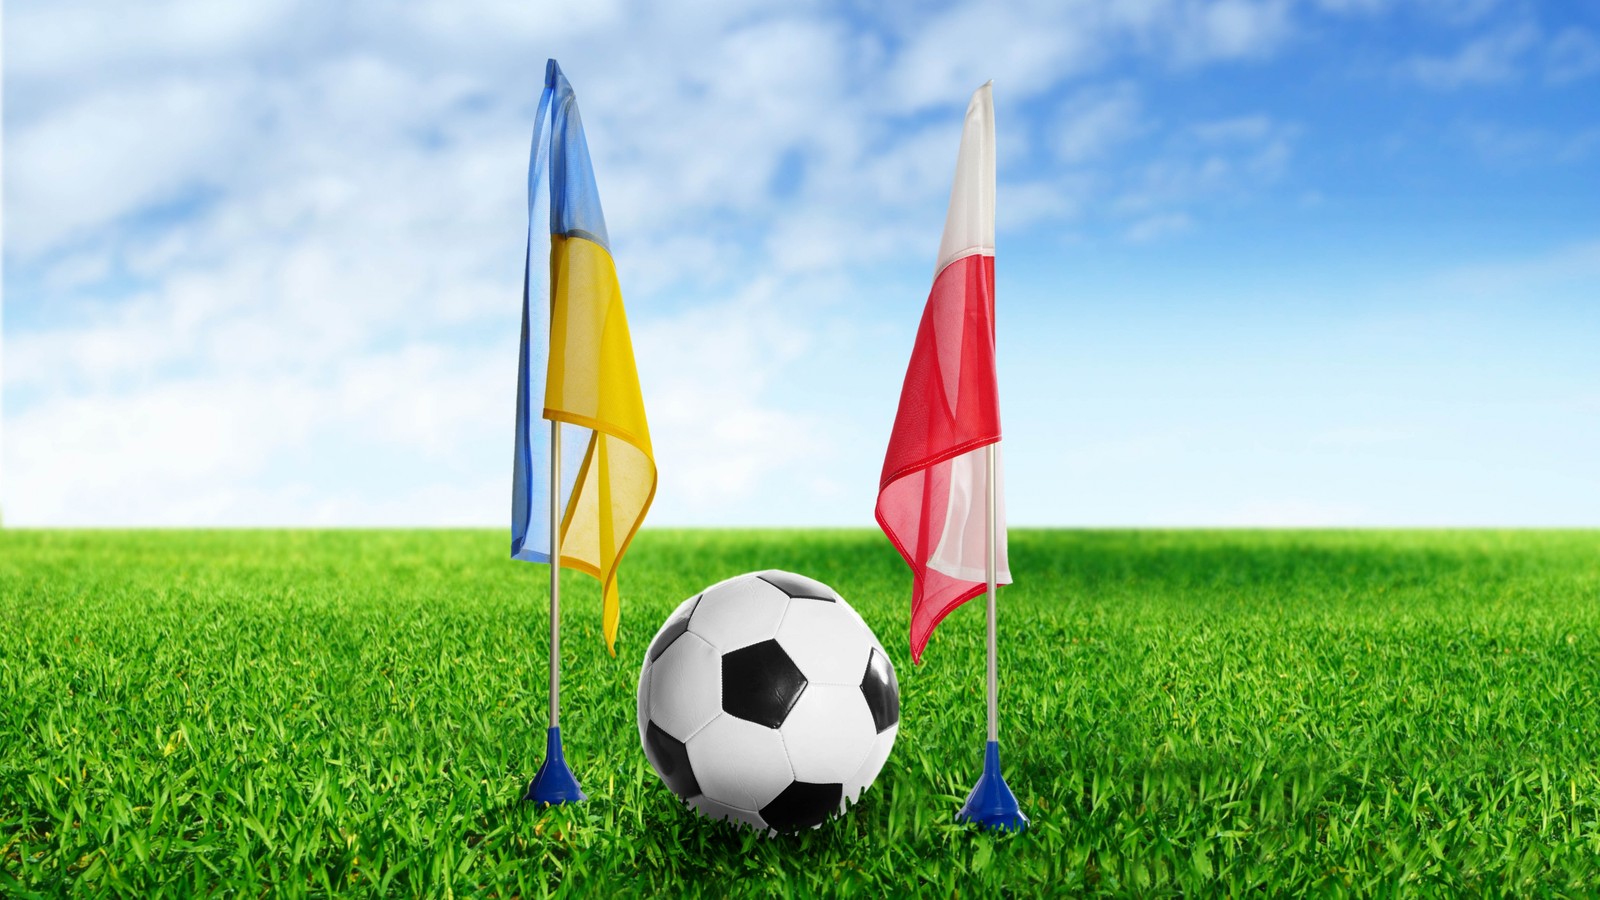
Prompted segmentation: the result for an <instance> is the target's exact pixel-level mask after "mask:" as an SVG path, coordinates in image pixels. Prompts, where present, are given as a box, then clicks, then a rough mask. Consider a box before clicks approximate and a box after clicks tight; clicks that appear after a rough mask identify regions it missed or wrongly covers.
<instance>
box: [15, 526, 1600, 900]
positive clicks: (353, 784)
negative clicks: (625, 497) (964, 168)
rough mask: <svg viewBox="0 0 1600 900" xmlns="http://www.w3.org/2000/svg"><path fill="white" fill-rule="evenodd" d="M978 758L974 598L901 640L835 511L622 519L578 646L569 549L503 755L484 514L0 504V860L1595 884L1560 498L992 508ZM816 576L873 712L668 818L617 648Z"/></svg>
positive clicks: (633, 664)
mask: <svg viewBox="0 0 1600 900" xmlns="http://www.w3.org/2000/svg"><path fill="white" fill-rule="evenodd" d="M1011 546H1012V568H1013V570H1014V571H1015V572H1016V573H1017V574H1018V578H1019V584H1018V585H1017V586H1016V587H1015V588H1012V589H1008V590H1006V591H1005V592H1004V593H1003V594H1002V598H1001V619H1000V622H1001V678H1002V682H1001V701H1002V720H1001V728H1002V745H1003V747H1004V752H1005V760H1006V774H1007V777H1008V780H1009V781H1010V783H1011V785H1012V787H1013V788H1014V789H1015V790H1016V792H1017V795H1018V797H1019V799H1020V800H1021V802H1022V805H1023V808H1024V810H1025V811H1026V812H1027V813H1028V814H1029V815H1030V816H1031V817H1032V818H1033V822H1034V825H1033V828H1032V829H1031V830H1029V831H1028V832H1026V833H1025V834H1022V835H1016V836H1007V835H998V836H997V835H989V834H981V833H974V832H972V831H969V830H968V829H966V828H963V827H960V826H957V825H956V824H954V813H955V810H956V808H957V806H958V805H959V804H960V802H961V800H962V798H963V797H964V795H965V793H966V791H967V789H968V788H969V787H970V785H971V782H972V781H973V779H974V778H975V777H976V775H977V773H978V770H979V764H980V757H981V752H982V749H983V731H982V729H983V692H982V689H983V616H982V611H981V606H980V605H979V604H971V605H969V606H968V607H966V608H963V609H961V610H959V611H958V612H957V613H956V614H954V615H952V616H951V617H950V618H949V619H948V620H946V622H945V624H944V625H943V626H941V628H940V630H939V631H938V633H937V634H936V636H935V639H934V643H933V644H932V645H930V647H929V650H928V654H927V661H926V663H925V664H924V665H923V666H922V667H920V668H916V669H913V667H912V666H911V663H910V660H909V656H908V654H907V651H906V645H905V631H906V623H907V609H906V601H907V596H908V593H909V575H908V573H907V571H906V570H905V568H904V566H903V565H902V564H901V563H900V561H899V559H898V557H897V556H896V555H895V554H894V553H893V551H892V550H891V549H889V547H888V544H887V542H886V541H884V540H883V538H882V537H881V535H878V534H876V533H875V532H866V531H793V532H776V531H773V532H707V531H659V530H658V531H646V532H645V533H644V534H643V535H642V536H641V537H640V538H639V540H638V542H637V546H636V549H635V552H634V553H633V554H632V555H631V556H630V558H629V561H628V563H627V565H626V567H625V569H624V578H625V582H624V590H625V593H624V600H623V625H622V636H621V639H620V641H619V653H618V657H617V658H616V659H612V658H610V657H608V656H607V655H606V654H605V651H604V648H603V644H602V642H601V640H600V637H599V616H598V612H597V606H598V597H597V591H596V590H595V589H594V587H593V583H592V582H591V581H589V580H588V579H586V578H583V577H581V576H572V577H571V578H570V579H569V581H568V582H567V583H568V584H570V585H571V588H570V590H569V592H568V593H567V596H568V597H569V600H568V603H567V609H568V615H567V616H566V617H565V619H564V632H563V633H564V636H565V638H566V639H565V640H564V641H563V644H562V646H563V651H564V657H565V658H564V696H563V700H564V703H563V709H564V711H565V713H564V720H563V725H564V728H563V731H564V733H565V736H566V743H567V753H568V757H569V759H570V760H571V761H572V763H573V767H574V769H575V770H576V772H577V774H578V777H579V779H580V780H581V781H582V783H583V785H584V787H585V789H586V790H587V791H588V792H589V793H590V795H591V796H592V800H591V801H590V802H588V803H585V804H583V805H581V806H578V807H567V808H560V809H554V810H546V811H535V810H533V809H530V808H528V807H526V806H524V805H522V804H519V803H518V802H517V799H518V798H519V797H520V796H521V793H522V790H523V788H524V786H525V784H526V782H527V780H528V779H529V777H530V776H531V775H532V773H533V770H534V768H535V767H537V765H538V763H539V761H540V758H541V756H542V753H543V737H544V734H543V730H544V724H545V723H544V703H545V673H546V669H545V666H546V661H545V647H546V644H545V633H546V624H547V623H546V618H547V616H546V612H545V610H546V606H545V603H546V601H545V595H544V587H543V585H544V583H545V574H544V573H545V570H544V569H543V567H539V566H532V565H525V564H514V563H511V562H510V561H508V560H507V559H506V554H505V537H504V535H503V534H501V533H499V532H484V531H472V532H461V531H393V532H343V531H340V532H303V531H287V532H87V531H77V532H74V531H55V532H29V531H22V532H18V531H10V532H0V894H7V895H15V896H30V895H35V894H37V895H50V896H53V895H57V894H61V893H67V892H73V893H79V894H86V895H95V894H101V893H106V894H126V895H138V896H154V895H167V896H179V895H187V894H191V893H211V892H217V893H222V892H227V893H230V894H233V895H235V896H245V897H255V896H260V895H262V894H263V893H264V892H267V891H268V890H269V889H271V890H272V892H274V893H280V894H288V895H293V894H297V893H302V892H304V893H310V894H329V893H339V894H350V895H362V894H371V895H378V894H384V895H396V896H413V895H415V896H440V895H450V894H454V895H457V896H467V895H492V896H501V897H509V896H539V895H543V894H546V893H554V892H562V891H566V892H571V893H573V894H580V893H581V894H588V893H595V892H599V891H601V890H605V891H607V892H609V893H614V894H618V895H622V896H628V895H641V894H653V893H672V892H677V891H684V890H691V889H693V890H698V891H699V892H703V893H706V894H712V895H736V896H745V895H750V896H758V895H769V894H777V895H786V896H808V895H815V894H830V895H831V894H843V895H860V896H873V897H876V896H901V895H905V894H908V893H913V892H915V893H919V894H924V895H933V896H950V895H957V894H959V895H962V896H988V895H994V894H996V893H1010V894H1016V895H1038V894H1076V893H1083V892H1109V893H1138V894H1154V895H1159V894H1174V893H1189V894H1211V893H1221V892H1228V893H1243V892H1245V891H1249V890H1256V889H1265V890H1266V892H1267V893H1268V894H1270V895H1281V894H1290V893H1305V892H1316V893H1330V892H1351V893H1359V894H1384V895H1389V894H1395V893H1400V894H1405V893H1411V892H1419V893H1456V892H1471V893H1486V892H1487V893H1513V894H1519V895H1521V894H1575V895H1583V894H1591V895H1592V894H1597V893H1600V533H1597V532H1576V531H1568V532H1473V531H1468V532H1248V531H1225V532H1082V531H1059V532H1050V531H1017V532H1014V533H1013V535H1012V545H1011ZM769 567H775V568H787V569H792V570H796V571H801V572H805V573H807V574H810V575H813V576H814V577H817V578H820V579H822V580H824V581H827V582H829V583H830V584H832V585H834V586H835V587H836V588H838V589H839V591H840V592H841V593H843V594H844V596H845V597H846V598H848V599H849V600H850V601H851V602H852V603H853V604H854V605H855V606H856V608H857V609H858V610H860V611H861V613H862V614H863V615H864V616H865V618H866V619H867V621H868V622H869V623H870V624H871V625H872V626H873V627H874V628H875V629H876V630H877V632H878V635H879V637H880V638H881V639H882V640H883V642H884V644H885V645H886V646H887V647H888V649H889V652H890V655H891V657H892V658H893V661H894V664H895V666H896V668H897V670H898V674H899V681H900V687H901V692H902V704H903V708H902V724H901V731H900V737H899V742H898V744H897V745H896V747H895V752H894V755H893V756H891V757H890V759H889V762H888V764H887V765H886V766H885V768H884V771H883V773H882V775H880V776H879V779H878V782H877V784H876V785H875V786H874V787H873V788H872V789H871V790H870V791H869V792H868V793H867V795H866V796H865V798H864V800H863V803H862V804H861V805H860V806H858V807H857V808H855V809H854V810H853V811H852V812H851V813H850V814H849V815H848V816H847V817H846V818H844V819H842V820H839V821H836V822H833V823H830V824H829V825H828V826H826V827H824V828H823V829H821V830H818V831H815V832H808V833H806V834H803V835H800V836H798V837H795V838H780V839H773V840H768V839H765V838H761V837H757V836H754V835H751V834H748V833H744V832H738V831H735V830H733V829H732V828H730V827H729V826H726V825H723V824H721V823H713V822H706V821H701V820H698V819H696V818H695V817H694V816H693V815H691V814H690V813H688V812H686V811H684V810H683V809H681V808H680V807H678V806H677V805H676V802H675V801H674V799H673V798H672V796H671V795H670V793H669V792H668V791H667V790H666V788H665V787H663V786H662V785H661V784H660V783H659V782H658V781H657V780H656V778H655V776H654V775H653V773H652V772H651V771H650V769H649V767H648V764H647V763H646V761H645V758H644V755H643V753H642V752H641V750H640V749H639V742H638V734H637V731H636V730H635V727H634V722H633V715H634V702H633V690H634V684H635V681H636V679H637V674H638V666H639V661H640V657H641V655H642V653H643V650H644V647H645V645H646V643H647V642H648V641H649V639H650V637H651V636H652V635H653V633H654V632H655V629H656V627H657V626H658V625H659V624H660V622H661V621H662V620H663V618H664V617H665V616H666V614H667V613H668V612H669V611H670V610H671V609H672V608H673V607H674V606H675V605H676V604H677V603H678V601H680V600H681V599H683V598H684V597H686V596H688V595H690V594H692V593H694V592H695V591H696V590H697V589H699V588H700V587H702V586H704V585H706V584H709V583H711V582H714V581H717V580H719V579H721V578H723V577H725V576H728V575H732V574H735V573H738V572H742V571H747V570H751V569H760V568H769Z"/></svg>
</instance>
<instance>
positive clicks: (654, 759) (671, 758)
mask: <svg viewBox="0 0 1600 900" xmlns="http://www.w3.org/2000/svg"><path fill="white" fill-rule="evenodd" d="M644 755H645V756H648V757H649V758H650V764H651V765H653V766H655V767H656V771H657V772H660V773H661V778H662V780H663V781H665V782H666V783H667V787H669V788H672V792H673V793H674V794H677V795H678V796H679V797H682V798H683V799H685V800H688V799H689V798H691V797H693V796H695V795H696V794H699V793H700V782H699V781H698V780H696V779H695V777H694V769H692V768H690V766H689V748H688V747H685V746H684V744H683V741H680V740H678V739H677V738H675V737H673V736H672V735H670V734H667V733H666V732H665V731H662V730H661V728H660V727H659V726H658V725H656V723H654V722H651V723H650V725H649V727H647V728H646V729H645V733H644Z"/></svg>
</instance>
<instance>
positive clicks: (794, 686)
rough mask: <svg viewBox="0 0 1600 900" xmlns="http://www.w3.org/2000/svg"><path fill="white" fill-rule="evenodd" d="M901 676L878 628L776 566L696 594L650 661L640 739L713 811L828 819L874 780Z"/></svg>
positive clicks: (789, 822)
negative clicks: (896, 673)
mask: <svg viewBox="0 0 1600 900" xmlns="http://www.w3.org/2000/svg"><path fill="white" fill-rule="evenodd" d="M899 727H900V687H899V685H898V684H897V683H896V682H895V678H894V667H893V666H892V665H890V664H889V657H888V655H887V654H885V653H884V652H883V645H882V644H879V643H878V639H877V638H876V637H875V636H873V634H872V629H870V628H868V627H867V623H866V622H864V621H862V619H861V616H859V615H857V614H856V611H855V610H853V609H851V608H850V605H849V604H848V603H845V602H844V598H842V597H840V596H839V595H838V594H837V593H835V592H834V590H833V589H832V588H830V587H828V586H827V585H825V584H822V583H821V582H818V581H813V580H812V579H810V578H806V577H804V576H802V575H795V574H793V573H790V572H781V571H778V570H775V569H774V570H769V571H766V572H752V573H750V574H748V575H740V576H738V577H737V578H730V579H728V580H727V581H724V582H721V583H719V584H716V585H713V586H711V587H709V588H707V589H706V590H705V591H704V592H703V593H701V594H699V595H698V596H695V597H691V598H689V599H688V600H685V601H684V602H683V603H682V604H681V605H680V606H679V607H678V609H677V610H676V611H675V612H674V613H673V614H672V616H671V617H670V618H668V619H667V623H666V624H665V625H663V626H661V630H660V631H658V632H656V636H655V640H653V641H651V642H650V649H649V650H648V651H647V652H646V653H645V659H644V668H643V670H642V671H641V672H640V673H639V739H640V741H641V742H643V744H644V752H645V756H646V757H648V758H649V760H650V765H651V766H652V767H653V768H654V769H655V770H656V774H657V775H660V776H661V780H662V781H664V782H666V785H667V787H668V788H671V789H672V792H673V793H674V794H677V795H678V797H679V798H681V799H683V800H684V801H686V802H687V803H688V804H689V805H690V806H692V807H694V809H695V810H696V811H697V812H699V813H700V814H701V815H703V816H707V817H710V818H713V819H724V820H728V821H731V822H737V823H743V824H745V825H749V826H751V827H753V828H756V829H760V830H766V831H772V830H776V831H797V830H799V829H801V828H807V827H810V828H815V827H817V826H820V825H821V824H822V823H823V822H824V821H826V820H827V819H828V818H829V817H830V816H832V815H834V814H835V813H838V812H843V811H844V809H845V804H846V803H847V802H849V803H854V802H855V801H856V800H857V799H858V798H859V797H860V796H861V792H862V791H864V790H866V789H867V787H868V786H869V785H871V784H872V780H873V779H874V778H876V777H877V776H878V770H880V769H882V768H883V763H884V761H885V760H887V759H888V758H889V750H890V748H892V747H893V746H894V738H895V734H896V732H897V731H899Z"/></svg>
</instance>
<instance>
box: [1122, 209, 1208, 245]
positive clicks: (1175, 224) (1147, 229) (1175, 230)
mask: <svg viewBox="0 0 1600 900" xmlns="http://www.w3.org/2000/svg"><path fill="white" fill-rule="evenodd" d="M1192 227H1194V220H1193V219H1191V218H1190V217H1189V214H1188V213H1159V214H1157V215H1153V216H1147V217H1145V218H1143V219H1139V220H1138V221H1136V222H1134V223H1133V224H1132V225H1129V226H1128V230H1127V231H1125V232H1123V237H1124V238H1126V239H1127V240H1129V241H1132V242H1134V243H1145V242H1147V241H1153V240H1157V239H1159V238H1164V237H1170V236H1172V235H1176V234H1182V233H1183V232H1185V231H1188V230H1189V229H1190V228H1192Z"/></svg>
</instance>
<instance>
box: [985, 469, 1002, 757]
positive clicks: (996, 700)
mask: <svg viewBox="0 0 1600 900" xmlns="http://www.w3.org/2000/svg"><path fill="white" fill-rule="evenodd" d="M994 448H995V445H994V444H990V445H989V446H987V447H985V448H984V455H985V456H986V457H987V458H986V459H985V460H984V462H985V464H986V466H987V468H988V470H989V474H988V485H989V508H988V516H987V519H988V529H989V543H988V547H987V549H988V551H989V554H988V555H989V565H988V569H989V572H988V574H989V593H988V600H989V743H991V744H998V743H999V742H1000V664H999V661H998V660H997V657H998V656H999V655H1000V654H999V648H998V646H997V645H996V641H995V627H994V617H995V616H994V595H995V590H996V585H995V574H994V557H995V534H994V518H995V516H994V498H995V494H996V491H995V489H994Z"/></svg>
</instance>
